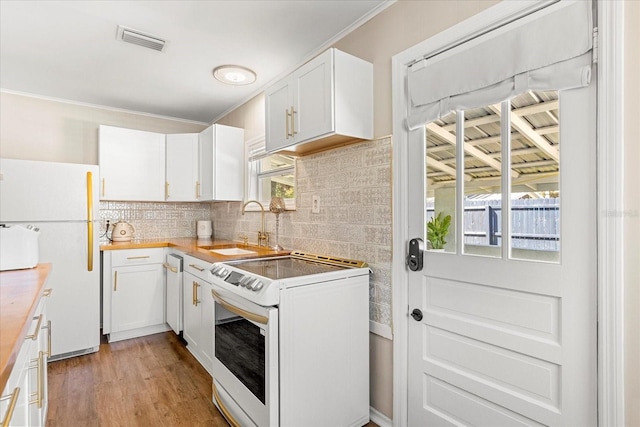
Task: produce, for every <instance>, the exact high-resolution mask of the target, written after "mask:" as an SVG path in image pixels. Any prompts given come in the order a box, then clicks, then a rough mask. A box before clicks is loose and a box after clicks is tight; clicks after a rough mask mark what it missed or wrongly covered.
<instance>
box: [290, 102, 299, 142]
mask: <svg viewBox="0 0 640 427" xmlns="http://www.w3.org/2000/svg"><path fill="white" fill-rule="evenodd" d="M297 133H298V132H296V110H294V109H293V105H292V106H291V136H294V135H296V134H297Z"/></svg>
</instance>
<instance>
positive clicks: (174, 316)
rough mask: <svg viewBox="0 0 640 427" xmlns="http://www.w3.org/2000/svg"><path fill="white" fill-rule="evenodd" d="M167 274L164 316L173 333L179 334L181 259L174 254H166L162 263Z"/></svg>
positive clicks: (180, 321) (180, 323)
mask: <svg viewBox="0 0 640 427" xmlns="http://www.w3.org/2000/svg"><path fill="white" fill-rule="evenodd" d="M164 267H165V271H166V274H167V278H166V279H167V281H166V283H167V286H166V288H165V289H166V298H165V301H166V302H167V305H166V315H167V323H168V324H169V326H170V327H171V329H173V332H175V333H176V334H179V333H180V331H182V322H183V314H182V257H181V256H180V255H176V254H167V259H166V262H165V263H164Z"/></svg>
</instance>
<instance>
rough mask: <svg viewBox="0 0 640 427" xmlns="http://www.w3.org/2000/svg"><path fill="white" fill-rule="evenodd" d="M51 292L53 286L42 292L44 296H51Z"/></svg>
mask: <svg viewBox="0 0 640 427" xmlns="http://www.w3.org/2000/svg"><path fill="white" fill-rule="evenodd" d="M51 292H53V289H52V288H47V289H45V290H44V292H42V296H43V297H50V296H51Z"/></svg>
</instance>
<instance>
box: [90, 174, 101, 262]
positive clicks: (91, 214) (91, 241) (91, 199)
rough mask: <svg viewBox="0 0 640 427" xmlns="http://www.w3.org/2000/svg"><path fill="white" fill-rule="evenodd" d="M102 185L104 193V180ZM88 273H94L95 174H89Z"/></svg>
mask: <svg viewBox="0 0 640 427" xmlns="http://www.w3.org/2000/svg"><path fill="white" fill-rule="evenodd" d="M102 185H103V193H104V179H103V180H102ZM103 196H104V194H103ZM87 271H93V172H87Z"/></svg>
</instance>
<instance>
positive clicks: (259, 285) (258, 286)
mask: <svg viewBox="0 0 640 427" xmlns="http://www.w3.org/2000/svg"><path fill="white" fill-rule="evenodd" d="M263 287H264V283H262V282H261V281H259V280H256V282H255V283H254V284H253V286H251V290H252V291H254V292H258V291H259V290H260V289H262V288H263Z"/></svg>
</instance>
